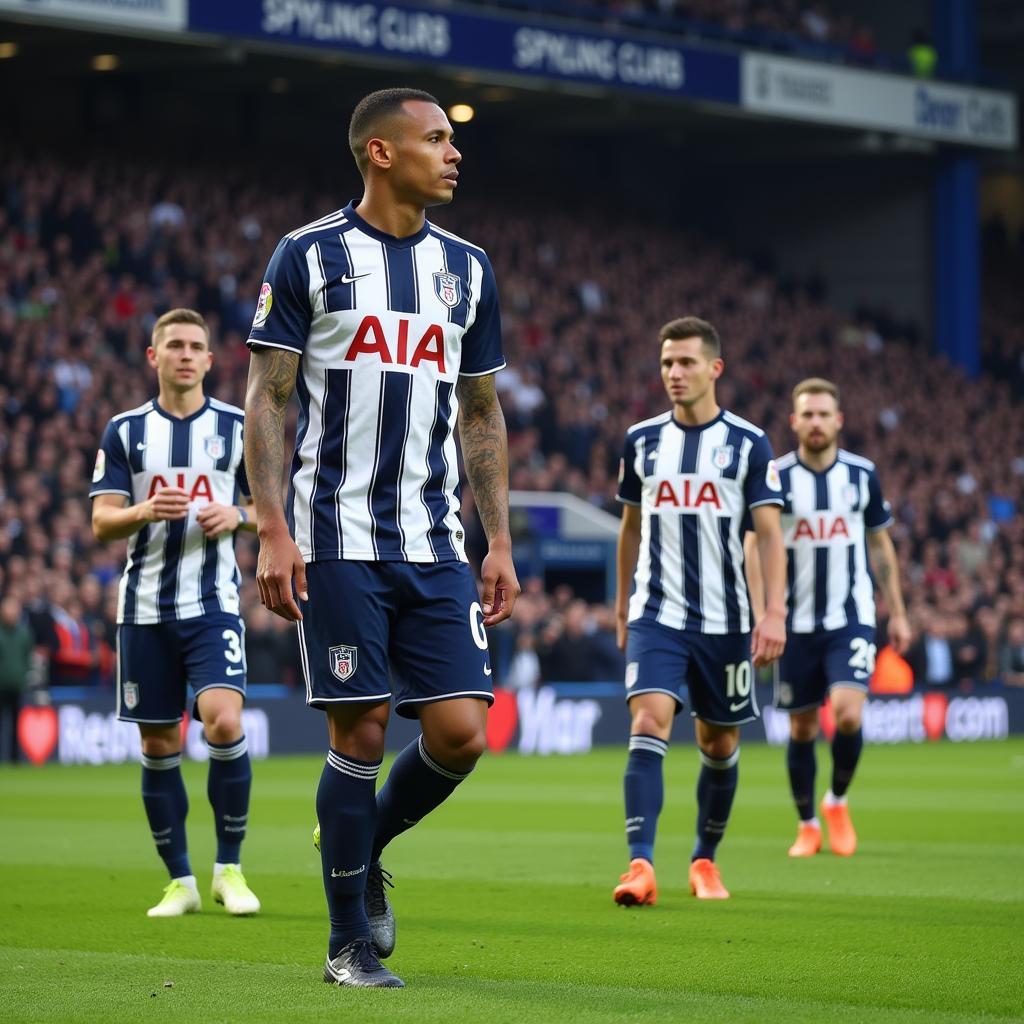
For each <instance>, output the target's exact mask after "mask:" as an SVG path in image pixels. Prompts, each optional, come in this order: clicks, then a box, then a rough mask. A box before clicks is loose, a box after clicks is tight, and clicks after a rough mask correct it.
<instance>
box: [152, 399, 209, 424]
mask: <svg viewBox="0 0 1024 1024" xmlns="http://www.w3.org/2000/svg"><path fill="white" fill-rule="evenodd" d="M153 408H154V409H155V410H156V411H157V412H158V413H160V415H161V416H163V418H164V419H165V420H170V421H171V422H172V423H191V422H192V420H194V419H195V418H196V417H197V416H202V415H203V413H204V412H206V410H207V409H209V408H210V396H209V395H207V396H206V397H205V398H204V399H203V404H202V405H201V406H200V407H199V408H198V409H196V411H195V412H194V413H192V415H191V416H172V415H171V414H170V413H169V412H168V411H167V410H166V409H165V408H164V407H163V406H162V405H161V404H160V400H159V399H157V398H154V399H153Z"/></svg>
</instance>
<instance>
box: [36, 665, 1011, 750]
mask: <svg viewBox="0 0 1024 1024" xmlns="http://www.w3.org/2000/svg"><path fill="white" fill-rule="evenodd" d="M253 689H254V690H259V689H261V688H260V687H253ZM266 689H267V692H269V693H273V694H274V695H273V696H267V697H262V696H253V697H251V698H250V699H249V700H248V701H247V702H246V707H245V711H244V712H243V727H244V729H245V734H246V737H247V738H248V742H249V753H250V755H251V756H252V757H253V758H255V759H262V758H265V757H269V756H272V755H277V754H322V753H323V752H324V745H325V743H326V737H327V732H326V727H321V725H320V723H319V722H318V721H317V720H316V717H315V716H314V715H313V713H312V712H311V711H310V709H309V708H307V707H306V703H305V700H304V699H303V695H302V694H296V693H292V692H290V691H283V690H282V688H279V687H269V688H266ZM759 697H760V699H761V700H762V716H761V718H760V719H759V720H758V721H756V722H751V723H749V724H747V725H745V726H743V727H742V730H741V732H742V739H743V741H744V742H767V743H769V744H772V745H773V746H781V745H783V744H784V743H785V742H786V740H787V738H788V736H789V716H788V715H787V714H786V713H785V712H782V711H776V710H775V709H774V708H772V707H770V706H765V705H766V703H767V701H768V699H769V698H770V689H769V688H763V689H762V692H761V693H760V694H759ZM822 731H823V733H824V735H825V736H826V738H827V737H829V736H831V734H832V723H831V721H830V720H829V718H828V716H827V715H823V719H822ZM1015 733H1024V690H1020V689H1014V688H1012V687H1007V688H1003V687H1001V686H989V687H978V688H976V689H975V690H974V691H973V692H971V693H958V692H950V693H946V692H938V691H935V692H930V693H912V694H909V695H907V696H900V697H888V696H886V697H874V696H873V697H871V698H870V699H869V700H868V703H867V705H866V707H865V711H864V738H865V740H866V741H867V742H868V743H924V742H929V741H939V740H945V741H951V742H953V743H972V742H976V741H978V740H1000V739H1006V738H1007V736H1009V735H1011V734H1015ZM418 734H419V725H418V723H416V722H412V721H408V720H407V719H404V718H399V717H398V716H397V715H393V716H392V717H391V722H390V724H389V726H388V749H389V750H390V751H397V750H401V749H402V748H403V747H405V746H406V745H407V744H408V743H410V742H411V741H412V740H414V739H415V738H416V737H417V735H418ZM628 735H629V713H628V711H627V709H626V702H625V701H624V700H623V696H622V686H621V684H617V683H560V684H557V685H554V686H542V687H540V688H539V689H538V690H535V691H533V690H531V691H523V692H520V693H518V694H516V693H513V692H511V691H509V690H502V689H500V688H499V689H497V690H496V691H495V703H494V707H493V708H492V709H491V712H490V715H489V716H488V722H487V745H488V748H489V749H490V750H491V752H492V753H502V752H504V751H516V752H518V753H520V754H527V755H542V756H546V755H552V754H585V753H586V752H587V751H589V750H591V749H592V748H593V747H595V746H609V745H610V746H615V745H624V744H625V742H626V738H627V737H628ZM182 736H183V749H184V752H185V755H186V757H188V758H190V759H192V760H195V761H204V760H206V759H207V756H208V753H207V748H206V743H205V741H204V739H203V733H202V725H201V724H200V723H199V722H196V721H190V720H188V719H186V721H185V722H184V723H183V725H182ZM672 740H673V743H676V744H679V743H692V742H693V740H694V732H693V720H692V719H691V718H690V716H689V715H688V714H686V713H685V712H684V713H683V714H681V715H680V716H679V717H678V719H677V720H676V724H675V728H674V730H673V737H672ZM18 741H19V745H20V747H21V751H22V754H23V756H24V757H25V758H27V759H28V760H30V761H32V762H34V763H36V764H43V763H45V762H47V761H53V762H56V763H59V764H66V765H70V764H95V765H99V764H120V763H122V762H125V761H133V762H134V761H138V760H139V757H140V754H141V747H140V745H139V731H138V729H137V728H136V726H134V725H132V724H129V723H127V722H119V721H117V719H116V717H115V714H114V710H113V698H112V695H111V694H109V693H98V694H96V695H87V696H82V695H81V694H80V693H78V694H76V695H75V696H74V699H70V700H62V699H60V697H59V695H57V696H56V699H55V700H54V702H53V703H52V704H47V705H38V706H36V705H32V706H28V707H24V708H22V710H21V714H20V716H19V719H18Z"/></svg>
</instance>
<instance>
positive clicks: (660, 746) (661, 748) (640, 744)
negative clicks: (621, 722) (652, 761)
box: [629, 733, 668, 757]
mask: <svg viewBox="0 0 1024 1024" xmlns="http://www.w3.org/2000/svg"><path fill="white" fill-rule="evenodd" d="M629 749H630V750H646V751H647V753H648V754H657V755H658V757H664V756H665V755H666V754H667V753H668V740H662V739H658V737H657V736H649V735H646V734H644V733H640V734H638V735H636V736H630V737H629Z"/></svg>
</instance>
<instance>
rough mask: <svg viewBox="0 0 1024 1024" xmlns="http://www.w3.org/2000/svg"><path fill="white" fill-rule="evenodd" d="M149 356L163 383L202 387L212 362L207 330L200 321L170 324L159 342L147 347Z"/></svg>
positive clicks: (186, 388) (181, 387)
mask: <svg viewBox="0 0 1024 1024" xmlns="http://www.w3.org/2000/svg"><path fill="white" fill-rule="evenodd" d="M146 357H147V358H148V359H149V365H150V366H152V367H153V369H154V370H156V374H157V378H158V379H159V381H160V386H161V387H164V388H168V389H170V390H171V391H179V392H185V391H191V390H192V389H193V388H197V387H202V384H203V378H204V377H205V376H206V374H207V373H208V372H209V370H210V367H211V366H212V365H213V353H212V352H210V344H209V342H208V341H207V340H206V331H204V330H203V329H202V327H200V326H199V325H198V324H168V325H167V326H166V327H165V328H164V329H163V330H162V331H161V332H160V337H159V339H158V340H157V343H156V345H151V346H150V347H149V348H148V349H147V350H146Z"/></svg>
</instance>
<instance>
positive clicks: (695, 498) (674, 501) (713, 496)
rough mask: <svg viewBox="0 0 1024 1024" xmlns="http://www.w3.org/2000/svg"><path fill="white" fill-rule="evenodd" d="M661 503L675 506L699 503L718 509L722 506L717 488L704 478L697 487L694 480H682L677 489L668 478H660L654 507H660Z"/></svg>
mask: <svg viewBox="0 0 1024 1024" xmlns="http://www.w3.org/2000/svg"><path fill="white" fill-rule="evenodd" d="M691 484H692V487H691ZM662 505H672V506H674V507H675V508H700V506H701V505H713V506H714V507H715V508H717V509H719V510H721V508H722V502H721V500H720V499H719V497H718V488H717V487H715V485H714V483H713V482H712V481H711V480H705V481H704V482H703V483H702V484H701V485H700V486H699V487H697V481H696V480H693V481H691V480H683V481H682V483H681V486H680V489H679V491H676V489H675V488H674V487H673V486H672V482H671V481H670V480H662V481H661V483H659V484H658V493H657V494H656V495H655V497H654V507H655V508H661V506H662Z"/></svg>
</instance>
